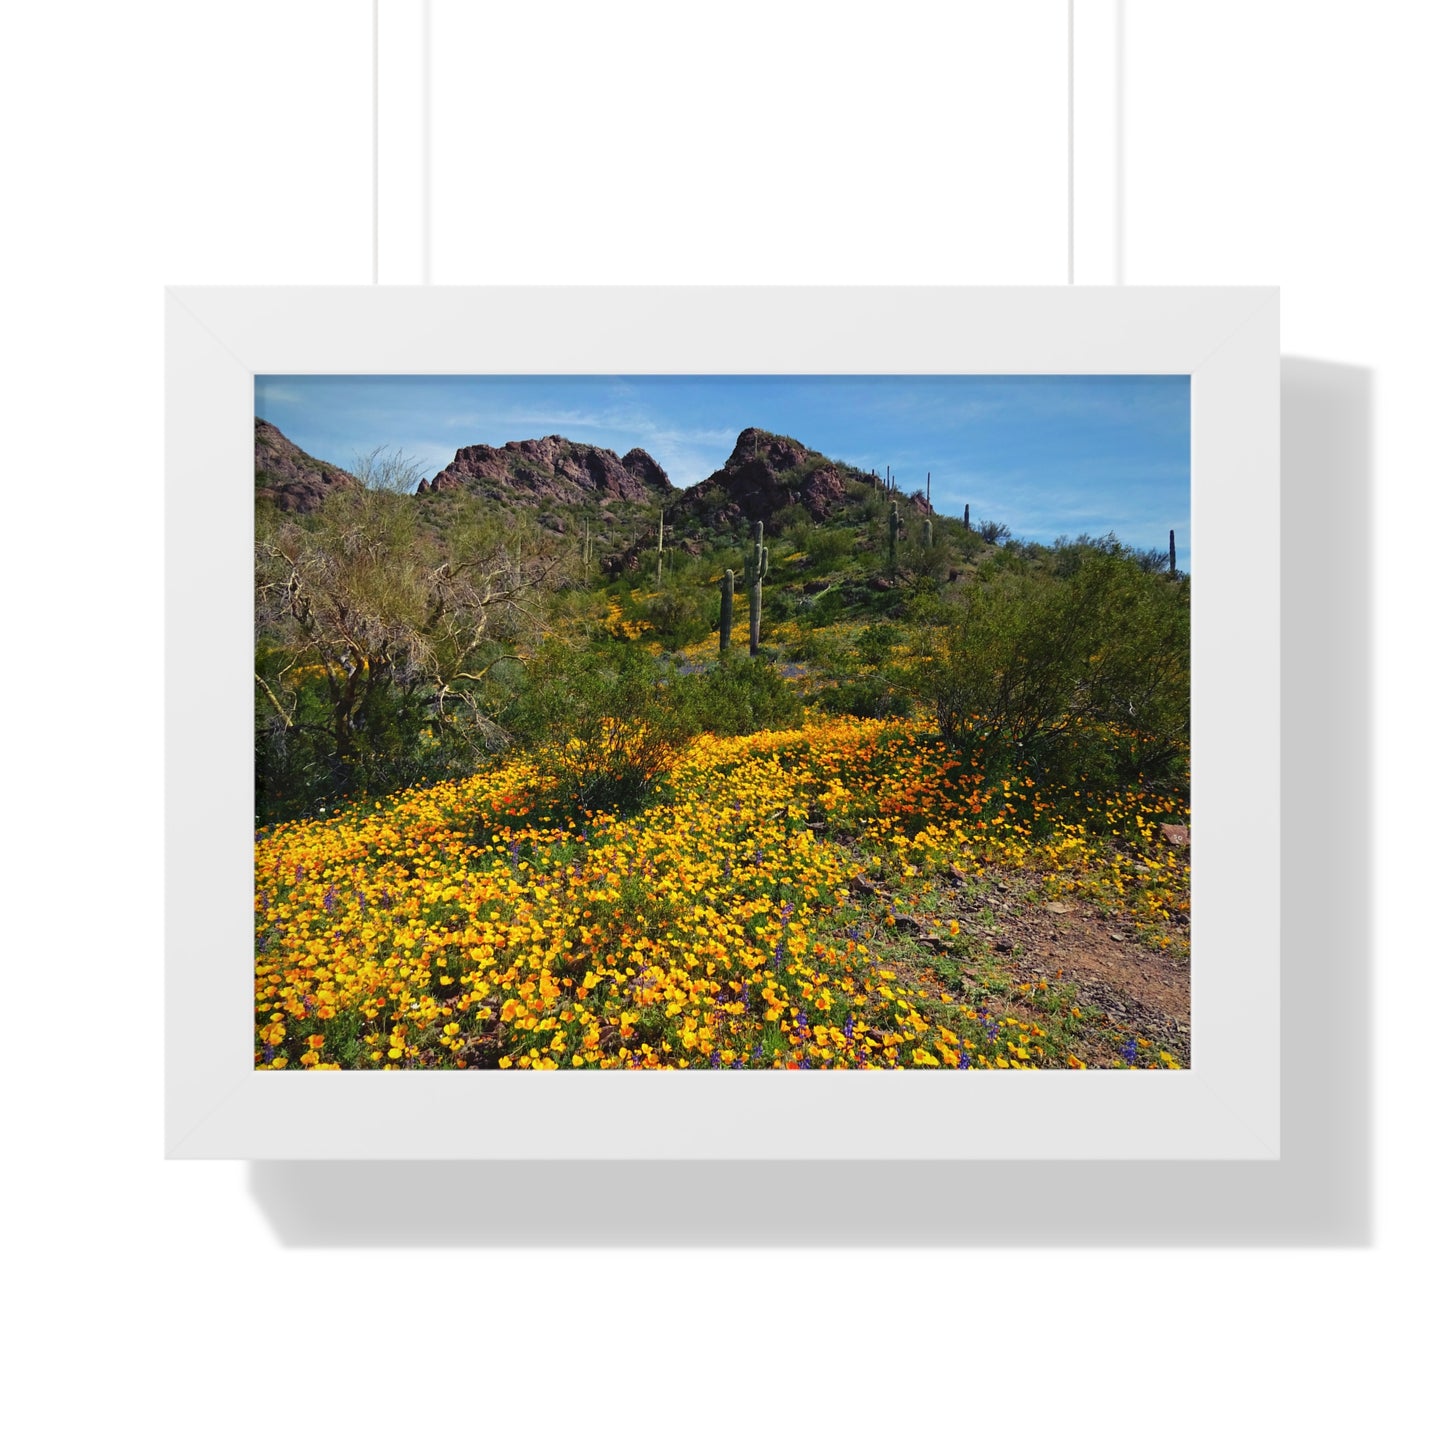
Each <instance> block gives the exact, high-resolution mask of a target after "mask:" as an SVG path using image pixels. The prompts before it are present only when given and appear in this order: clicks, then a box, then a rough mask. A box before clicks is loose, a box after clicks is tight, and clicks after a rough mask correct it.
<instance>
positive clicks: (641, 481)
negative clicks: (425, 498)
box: [419, 436, 676, 507]
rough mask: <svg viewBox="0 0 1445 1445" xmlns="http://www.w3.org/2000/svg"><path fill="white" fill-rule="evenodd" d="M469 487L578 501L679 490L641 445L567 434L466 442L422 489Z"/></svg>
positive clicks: (538, 499) (512, 498)
mask: <svg viewBox="0 0 1445 1445" xmlns="http://www.w3.org/2000/svg"><path fill="white" fill-rule="evenodd" d="M459 489H464V490H466V491H468V492H472V493H474V494H476V495H477V496H482V497H486V498H488V499H489V500H493V501H506V502H517V503H521V504H523V505H526V506H532V507H540V506H543V505H545V506H548V507H555V506H563V507H565V506H574V505H577V504H579V503H588V502H599V503H606V502H610V501H622V502H645V503H652V502H656V501H658V500H660V499H666V498H668V497H671V496H673V495H675V493H676V489H675V488H674V487H673V485H672V483H671V482H670V481H669V480H668V477H667V473H666V472H665V471H663V469H662V468H661V467H660V466H658V464H657V463H656V462H655V461H654V460H653V459H652V458H651V457H650V456H648V454H647V453H646V452H645V451H643V450H642V448H641V447H634V448H633V449H632V450H631V451H630V452H628V453H627V455H626V456H625V457H619V456H618V455H617V453H616V452H614V451H609V450H608V449H607V448H606V447H596V446H589V445H587V444H586V443H582V442H573V441H568V440H567V438H566V437H562V436H548V437H539V438H537V439H536V440H534V441H524V442H508V443H507V444H506V445H505V446H500V447H491V446H473V447H462V448H461V449H460V450H459V451H458V452H457V454H456V456H455V457H454V458H453V459H452V461H451V462H450V463H449V464H448V465H447V466H445V467H444V468H443V469H442V470H441V471H439V472H438V473H437V474H436V476H435V477H433V478H432V479H431V481H430V482H429V483H423V484H422V487H421V488H420V489H419V490H421V491H423V492H427V493H430V492H450V491H456V490H459Z"/></svg>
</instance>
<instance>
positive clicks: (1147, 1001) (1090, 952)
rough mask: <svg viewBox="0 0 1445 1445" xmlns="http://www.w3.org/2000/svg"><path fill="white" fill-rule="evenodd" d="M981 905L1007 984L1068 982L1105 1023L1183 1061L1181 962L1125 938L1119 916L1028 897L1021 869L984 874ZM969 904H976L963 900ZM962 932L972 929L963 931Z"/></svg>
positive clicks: (1185, 996) (1185, 997)
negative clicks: (987, 891)
mask: <svg viewBox="0 0 1445 1445" xmlns="http://www.w3.org/2000/svg"><path fill="white" fill-rule="evenodd" d="M991 882H992V886H993V890H994V894H993V897H992V898H991V899H990V900H989V901H988V902H987V904H986V906H987V907H988V908H989V909H990V910H991V912H992V914H993V916H994V917H995V918H996V919H997V923H996V925H994V926H993V927H992V928H987V929H979V930H978V931H979V932H982V933H986V934H989V935H991V937H992V942H993V946H994V948H995V949H997V950H999V951H1000V952H1001V953H1008V954H1009V957H1008V958H1007V960H1006V965H1007V967H1008V969H1009V972H1010V973H1011V974H1012V975H1013V977H1014V980H1015V982H1017V983H1028V982H1030V981H1032V980H1035V979H1039V978H1047V979H1048V980H1049V981H1050V982H1051V983H1053V982H1055V981H1057V980H1058V976H1059V974H1060V973H1062V982H1065V983H1071V984H1074V985H1075V986H1076V987H1077V989H1078V998H1079V1002H1080V1003H1081V1004H1084V1005H1087V1006H1089V1007H1092V1008H1097V1009H1099V1010H1100V1011H1101V1012H1102V1013H1103V1014H1104V1015H1105V1016H1106V1022H1107V1023H1109V1024H1112V1025H1114V1026H1116V1027H1119V1028H1123V1029H1126V1030H1129V1031H1131V1032H1133V1033H1137V1034H1144V1035H1145V1036H1146V1037H1148V1038H1150V1039H1154V1040H1157V1041H1159V1042H1161V1043H1165V1044H1166V1046H1167V1047H1168V1048H1169V1050H1170V1052H1171V1053H1173V1055H1174V1057H1175V1058H1176V1059H1177V1060H1178V1061H1179V1063H1180V1064H1181V1065H1183V1066H1185V1067H1187V1066H1188V1063H1189V1054H1190V1049H1189V1043H1190V1005H1189V961H1188V959H1181V958H1174V957H1170V956H1168V955H1166V954H1162V953H1160V952H1159V950H1158V949H1156V948H1149V947H1145V946H1144V945H1142V944H1139V943H1137V942H1135V941H1134V940H1133V939H1132V938H1131V936H1130V935H1131V933H1132V929H1131V927H1130V925H1129V923H1128V922H1127V920H1125V919H1122V918H1120V917H1118V916H1117V915H1110V914H1106V913H1103V912H1101V911H1100V910H1099V909H1098V908H1096V907H1094V906H1093V905H1092V904H1088V903H1084V902H1078V901H1073V900H1070V901H1067V902H1060V903H1031V902H1028V901H1026V900H1025V898H1024V897H1023V895H1024V894H1025V893H1027V892H1032V891H1033V889H1034V888H1035V887H1036V880H1035V879H1033V878H1031V877H1029V876H1028V875H1024V874H1014V875H1009V876H1007V877H1003V876H999V877H995V878H994V879H993V880H991ZM965 906H966V907H971V908H973V909H974V910H977V909H978V908H979V907H980V906H985V905H981V904H979V903H977V902H975V903H973V904H972V905H965ZM969 931H970V932H973V931H974V930H972V929H970V930H969Z"/></svg>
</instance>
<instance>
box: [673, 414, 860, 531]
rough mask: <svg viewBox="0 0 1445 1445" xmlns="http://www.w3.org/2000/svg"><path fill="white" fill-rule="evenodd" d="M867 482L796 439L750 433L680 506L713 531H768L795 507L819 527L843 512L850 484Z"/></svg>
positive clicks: (752, 429) (743, 434)
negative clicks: (762, 527) (752, 527)
mask: <svg viewBox="0 0 1445 1445" xmlns="http://www.w3.org/2000/svg"><path fill="white" fill-rule="evenodd" d="M867 480H868V477H867V474H866V473H864V472H860V471H858V470H857V469H856V468H854V467H850V466H846V465H844V464H843V463H840V462H833V461H830V460H829V459H828V458H827V457H825V456H824V455H823V454H822V453H821V452H815V451H813V450H812V449H811V448H810V447H806V446H804V445H803V443H802V442H800V441H798V440H797V439H796V438H794V437H787V436H779V435H777V434H776V433H774V432H767V431H763V430H762V429H761V428H759V427H748V428H746V430H744V431H742V432H740V433H739V435H738V439H737V444H736V445H735V446H734V447H733V450H732V454H731V455H730V456H729V457H728V459H727V461H726V462H724V463H723V465H722V466H721V467H719V468H718V470H717V471H715V472H714V473H713V474H712V475H711V476H710V477H707V478H705V479H704V480H703V481H701V482H699V483H698V484H697V485H696V486H695V487H690V488H688V490H687V492H686V494H685V496H684V502H683V505H684V508H685V509H686V511H687V512H688V514H689V515H690V516H691V517H693V518H694V519H695V520H696V521H697V522H698V523H699V524H700V525H702V526H705V527H708V528H711V529H714V530H718V529H724V530H725V529H732V528H736V527H738V526H740V525H743V524H748V525H751V524H752V523H754V522H762V523H763V524H764V525H765V526H767V525H770V524H771V523H772V521H773V519H774V517H775V516H776V515H777V513H778V512H780V511H782V510H783V509H784V508H785V507H793V506H798V505H801V506H802V507H803V508H804V509H805V510H806V512H807V513H808V515H809V516H810V517H812V519H813V520H814V521H815V522H821V521H824V520H826V519H827V518H828V517H830V516H833V515H834V514H835V513H836V512H837V511H838V510H839V508H840V507H842V505H843V503H844V498H845V496H846V484H847V483H848V482H850V481H867Z"/></svg>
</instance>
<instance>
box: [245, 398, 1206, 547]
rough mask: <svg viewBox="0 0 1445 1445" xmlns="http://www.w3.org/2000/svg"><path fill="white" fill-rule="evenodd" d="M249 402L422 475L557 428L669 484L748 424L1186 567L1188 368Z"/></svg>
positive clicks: (948, 495)
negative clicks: (640, 459)
mask: <svg viewBox="0 0 1445 1445" xmlns="http://www.w3.org/2000/svg"><path fill="white" fill-rule="evenodd" d="M256 414H257V415H258V416H261V417H264V418H265V419H266V420H267V421H269V422H272V423H273V424H274V425H276V426H278V427H279V428H280V429H281V430H282V431H283V432H284V433H285V434H286V435H287V436H288V437H290V438H291V440H292V441H293V442H295V443H296V444H297V446H299V447H301V448H302V449H303V450H304V451H307V452H310V453H311V454H312V455H313V456H316V457H320V458H322V459H323V460H325V461H329V462H333V463H335V464H336V465H338V466H343V467H349V466H351V465H353V464H354V462H355V460H356V458H357V456H359V455H364V454H365V453H367V452H369V451H371V450H372V449H373V448H374V447H377V446H383V447H386V448H387V449H391V448H395V447H399V448H400V449H401V450H402V451H404V452H405V453H407V454H408V455H409V456H412V457H415V458H416V460H417V461H418V462H419V463H420V465H421V466H422V468H423V469H424V471H425V474H426V475H427V476H432V475H434V474H435V473H436V472H437V471H439V470H440V469H441V468H442V467H444V466H445V465H446V464H447V463H448V462H449V461H450V460H451V459H452V457H453V455H454V454H455V452H456V450H457V448H458V447H463V446H471V445H474V444H476V443H478V442H487V443H490V444H491V445H492V446H500V445H502V443H503V442H508V441H521V440H524V439H526V438H528V437H538V436H547V435H549V434H551V433H554V432H560V433H561V434H562V435H563V436H566V437H570V438H571V439H572V440H573V441H578V442H590V443H592V444H593V445H598V446H605V447H611V448H612V449H613V450H614V451H616V452H618V453H619V454H621V453H624V452H627V451H629V450H630V449H631V448H633V447H636V446H640V447H642V448H644V449H645V450H646V451H648V452H650V453H651V454H652V455H653V456H654V457H655V458H656V459H657V461H658V462H659V463H660V464H661V465H662V467H663V468H664V470H665V471H666V472H667V474H668V476H669V477H670V478H671V479H672V481H673V484H674V485H675V486H679V487H686V486H691V485H692V483H693V482H696V481H700V480H701V479H702V478H703V477H705V476H707V475H708V473H709V472H712V471H714V470H716V468H718V467H719V466H721V465H722V463H723V462H724V461H725V460H726V459H727V456H728V453H729V452H731V451H732V448H733V443H734V442H735V441H736V440H737V435H738V433H739V432H740V431H742V430H743V428H744V427H749V426H760V427H763V428H764V429H765V430H767V431H775V432H785V433H786V434H787V435H789V436H793V437H797V438H798V440H799V441H801V442H803V443H804V444H805V445H807V446H810V447H814V448H816V449H817V450H818V451H820V452H823V453H825V454H826V455H828V456H830V457H834V458H836V459H838V460H840V461H845V462H851V463H852V464H853V465H854V466H857V467H863V468H864V469H868V468H877V470H878V471H879V472H880V473H881V472H882V471H883V469H884V467H887V466H891V467H892V468H893V470H894V472H895V474H896V475H897V476H898V478H899V481H900V483H901V485H902V486H903V488H904V490H905V491H912V490H913V489H914V488H915V487H922V486H923V481H924V475H925V473H927V472H932V473H933V504H934V506H935V508H937V510H938V511H940V512H943V513H946V514H949V515H953V516H962V515H963V507H964V503H965V502H967V503H968V504H969V505H970V507H971V509H972V516H973V518H974V520H975V521H983V520H989V519H991V520H993V521H998V522H1006V523H1007V524H1008V525H1009V527H1010V528H1011V530H1012V531H1013V534H1014V536H1016V537H1020V538H1024V539H1026V540H1036V541H1041V542H1052V541H1053V540H1054V539H1055V538H1056V537H1059V536H1064V535H1067V536H1074V535H1075V534H1077V533H1079V532H1090V533H1094V534H1099V533H1104V532H1110V531H1112V532H1114V533H1116V534H1117V535H1118V536H1119V538H1120V540H1121V541H1124V542H1128V543H1129V544H1130V545H1132V546H1138V547H1160V548H1163V547H1166V546H1167V545H1168V542H1169V529H1170V528H1171V527H1173V528H1174V531H1175V535H1176V541H1177V546H1178V552H1179V565H1180V566H1181V567H1182V568H1186V569H1187V568H1188V566H1189V378H1188V377H1187V376H258V377H257V378H256Z"/></svg>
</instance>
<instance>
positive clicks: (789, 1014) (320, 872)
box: [166, 287, 1280, 1160]
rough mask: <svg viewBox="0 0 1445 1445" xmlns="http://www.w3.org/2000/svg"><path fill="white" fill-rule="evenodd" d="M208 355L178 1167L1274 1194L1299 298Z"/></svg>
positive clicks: (187, 531)
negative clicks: (572, 1173)
mask: <svg viewBox="0 0 1445 1445" xmlns="http://www.w3.org/2000/svg"><path fill="white" fill-rule="evenodd" d="M166 308H167V323H166V324H167V620H166V625H167V656H168V678H167V753H168V765H167V766H168V779H167V781H168V800H167V830H168V854H167V944H166V951H167V963H166V1004H167V1011H166V1051H167V1085H166V1115H167V1118H166V1136H167V1153H168V1155H169V1156H170V1157H176V1158H214V1157H234V1158H294V1159H306V1158H315V1159H324V1158H332V1159H340V1158H348V1159H387V1158H392V1159H547V1158H565V1159H864V1160H866V1159H878V1160H890V1159H892V1160H897V1159H980V1160H982V1159H999V1160H1005V1159H1274V1158H1278V1157H1279V1115H1280V1100H1279V1063H1280V1058H1279V1054H1280V1049H1279V1025H1280V1017H1279V952H1280V905H1279V873H1280V863H1279V837H1280V817H1279V792H1280V771H1279V736H1280V733H1279V711H1280V710H1279V682H1280V671H1279V616H1280V598H1279V580H1280V566H1279V543H1280V531H1279V342H1278V334H1279V298H1278V293H1277V291H1275V290H1273V289H1265V288H1224V289H1172V288H1164V289H1150V288H1117V289H1086V288H1067V289H1042V288H1041V289H1007V290H1005V289H966V288H867V287H864V288H822V287H820V288H731V287H716V288H709V287H696V288H690V287H689V288H626V287H619V288H605V287H601V288H464V289H463V288H458V289H451V288H439V287H438V288H430V287H428V288H405V289H401V288H396V289H394V288H369V289H367V288H294V289H290V288H271V289H252V288H176V289H173V290H171V291H169V292H168V293H167V300H166Z"/></svg>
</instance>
